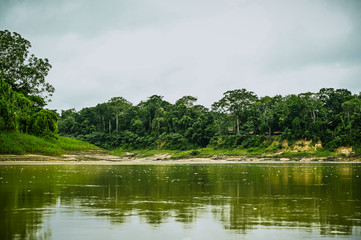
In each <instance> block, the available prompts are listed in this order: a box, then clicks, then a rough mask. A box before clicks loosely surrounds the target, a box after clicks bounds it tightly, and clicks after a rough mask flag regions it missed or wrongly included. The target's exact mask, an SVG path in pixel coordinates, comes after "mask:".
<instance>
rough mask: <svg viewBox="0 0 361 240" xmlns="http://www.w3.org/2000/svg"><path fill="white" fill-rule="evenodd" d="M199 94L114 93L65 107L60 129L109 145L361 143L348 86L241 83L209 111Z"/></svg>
mask: <svg viewBox="0 0 361 240" xmlns="http://www.w3.org/2000/svg"><path fill="white" fill-rule="evenodd" d="M196 101H197V98H196V97H193V96H184V97H182V98H180V99H179V100H177V101H176V102H175V104H171V103H169V102H167V101H165V100H164V99H163V97H162V96H158V95H153V96H151V97H149V98H148V99H147V100H145V101H142V102H140V103H139V104H138V105H135V106H134V105H133V104H132V103H130V102H129V101H127V100H126V99H124V98H122V97H115V98H111V99H110V100H109V101H108V102H106V103H102V104H98V105H97V106H95V107H90V108H84V109H82V110H80V111H79V112H77V111H75V110H74V109H69V110H66V111H62V113H61V116H60V120H59V132H60V134H61V135H64V136H69V137H75V138H78V139H81V140H85V141H88V142H91V143H93V144H95V145H98V146H101V147H103V148H108V149H111V148H116V147H123V148H127V149H142V148H151V149H181V150H185V149H195V148H202V147H206V146H212V147H215V148H236V147H238V148H250V147H267V144H270V143H271V142H272V139H274V138H275V137H278V138H281V139H287V140H297V139H308V140H313V142H318V141H322V144H323V146H324V147H325V148H327V149H330V150H335V149H336V148H338V147H340V146H353V147H355V149H358V146H360V143H361V138H360V136H361V94H359V95H354V94H352V93H351V92H350V91H349V90H346V89H333V88H323V89H321V90H320V91H319V92H317V93H310V92H307V93H301V94H298V95H294V94H291V95H287V96H280V95H277V96H274V97H269V96H266V97H261V98H260V97H258V96H257V95H256V94H255V93H253V92H252V91H247V90H246V89H236V90H232V91H227V92H226V93H224V96H223V98H222V99H220V100H219V101H217V102H215V103H214V104H212V109H211V110H209V109H207V108H206V107H204V106H202V105H196V104H195V103H196Z"/></svg>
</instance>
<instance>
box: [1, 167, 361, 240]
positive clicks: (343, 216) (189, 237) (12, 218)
mask: <svg viewBox="0 0 361 240" xmlns="http://www.w3.org/2000/svg"><path fill="white" fill-rule="evenodd" d="M0 239H68V240H70V239H87V240H89V239H122V240H123V239H132V240H135V239H142V240H143V239H147V240H150V239H157V240H160V239H172V240H177V239H179V240H195V239H207V240H211V239H217V240H219V239H232V240H233V239H256V240H257V239H267V240H272V239H277V240H279V239H323V240H325V239H361V163H325V162H324V163H240V164H192V165H187V164H185V165H161V164H160V165H82V164H76V165H74V164H73V165H67V164H43V165H31V164H30V165H0Z"/></svg>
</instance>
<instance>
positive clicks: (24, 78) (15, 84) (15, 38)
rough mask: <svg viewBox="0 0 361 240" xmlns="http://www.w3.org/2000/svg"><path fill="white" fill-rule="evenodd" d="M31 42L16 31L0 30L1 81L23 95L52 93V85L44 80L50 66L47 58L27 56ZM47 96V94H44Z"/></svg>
mask: <svg viewBox="0 0 361 240" xmlns="http://www.w3.org/2000/svg"><path fill="white" fill-rule="evenodd" d="M30 47H31V44H30V42H29V41H28V40H26V39H24V38H22V37H21V35H20V34H18V33H11V32H9V31H7V30H5V31H0V53H1V54H0V73H1V74H2V75H3V81H5V82H7V83H9V84H10V85H11V87H12V89H13V90H14V91H16V92H21V93H23V94H25V95H35V96H41V94H49V96H51V95H52V93H53V92H54V87H53V86H52V85H50V84H49V83H47V82H45V77H46V76H47V75H48V72H49V70H50V68H51V65H50V64H49V61H48V59H46V58H45V59H41V58H37V57H35V56H34V55H30V57H29V48H30ZM45 97H47V96H45Z"/></svg>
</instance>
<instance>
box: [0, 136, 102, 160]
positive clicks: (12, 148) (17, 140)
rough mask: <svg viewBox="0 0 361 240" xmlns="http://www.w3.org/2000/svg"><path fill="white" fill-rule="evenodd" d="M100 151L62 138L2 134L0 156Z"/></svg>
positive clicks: (91, 146)
mask: <svg viewBox="0 0 361 240" xmlns="http://www.w3.org/2000/svg"><path fill="white" fill-rule="evenodd" d="M98 149H99V148H98V147H96V146H94V145H92V144H90V143H87V142H82V141H79V140H75V139H71V138H65V137H60V136H59V137H58V138H57V139H49V138H41V137H37V136H33V135H29V134H24V133H18V132H2V133H0V154H17V155H23V154H41V155H51V156H53V155H61V154H65V153H68V152H76V151H91V150H98Z"/></svg>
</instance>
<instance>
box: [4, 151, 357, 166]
mask: <svg viewBox="0 0 361 240" xmlns="http://www.w3.org/2000/svg"><path fill="white" fill-rule="evenodd" d="M253 162H254V163H259V162H264V163H268V162H269V163H283V162H361V158H359V157H302V158H296V157H293V158H285V157H247V156H237V157H223V158H215V157H213V158H212V157H210V158H196V157H195V158H187V159H170V157H169V155H154V156H150V157H144V158H135V157H133V156H129V157H118V156H113V155H110V154H107V153H104V152H97V153H95V152H83V153H74V154H64V155H61V156H44V155H36V154H26V155H0V165H27V164H104V165H148V164H149V165H157V164H166V165H168V164H229V163H253Z"/></svg>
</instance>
